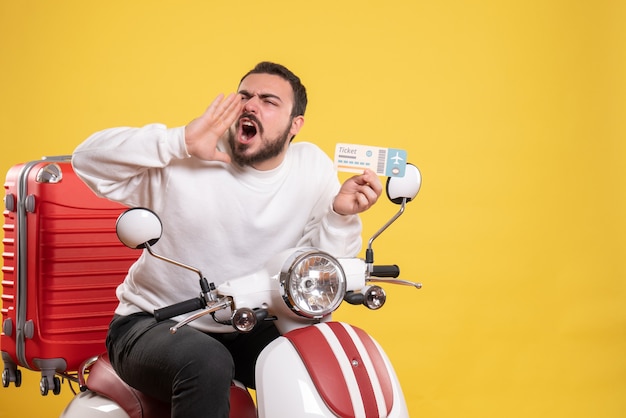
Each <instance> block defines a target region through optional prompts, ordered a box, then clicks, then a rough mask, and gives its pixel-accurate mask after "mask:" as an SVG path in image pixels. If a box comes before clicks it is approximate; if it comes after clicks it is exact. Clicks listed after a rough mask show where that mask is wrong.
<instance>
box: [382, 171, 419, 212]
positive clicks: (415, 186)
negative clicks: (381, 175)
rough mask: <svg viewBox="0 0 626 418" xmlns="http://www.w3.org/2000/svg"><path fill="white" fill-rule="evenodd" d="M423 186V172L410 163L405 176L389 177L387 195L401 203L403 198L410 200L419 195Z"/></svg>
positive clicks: (393, 200) (396, 202) (395, 201)
mask: <svg viewBox="0 0 626 418" xmlns="http://www.w3.org/2000/svg"><path fill="white" fill-rule="evenodd" d="M420 187H422V174H421V173H420V171H419V169H418V168H417V167H416V166H414V165H413V164H410V163H408V164H407V165H406V170H405V173H404V176H403V177H388V178H387V197H388V198H389V200H391V201H392V202H393V203H395V204H397V205H400V204H402V200H403V199H406V201H407V202H410V201H411V200H413V199H414V198H415V196H417V193H418V192H419V191H420Z"/></svg>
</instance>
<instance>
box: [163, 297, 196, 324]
mask: <svg viewBox="0 0 626 418" xmlns="http://www.w3.org/2000/svg"><path fill="white" fill-rule="evenodd" d="M204 307H206V302H205V301H204V299H203V298H200V297H198V298H193V299H188V300H184V301H182V302H178V303H175V304H173V305H170V306H166V307H164V308H160V309H155V310H154V318H155V319H156V320H157V322H161V321H164V320H166V319H170V318H172V317H175V316H178V315H182V314H186V313H189V312H193V311H197V310H198V309H202V308H204Z"/></svg>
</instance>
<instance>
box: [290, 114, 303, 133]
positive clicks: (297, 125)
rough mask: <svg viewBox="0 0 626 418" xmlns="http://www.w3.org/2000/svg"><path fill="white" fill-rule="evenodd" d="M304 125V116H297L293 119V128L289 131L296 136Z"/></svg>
mask: <svg viewBox="0 0 626 418" xmlns="http://www.w3.org/2000/svg"><path fill="white" fill-rule="evenodd" d="M302 125H304V116H302V115H300V116H296V117H294V118H293V119H292V121H291V129H289V133H290V134H291V135H292V136H296V135H297V134H298V132H300V129H302Z"/></svg>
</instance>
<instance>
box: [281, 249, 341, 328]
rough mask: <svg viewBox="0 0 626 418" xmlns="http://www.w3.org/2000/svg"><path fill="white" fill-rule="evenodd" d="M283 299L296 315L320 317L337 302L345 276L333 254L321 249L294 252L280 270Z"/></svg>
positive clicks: (337, 303) (328, 312) (329, 310)
mask: <svg viewBox="0 0 626 418" xmlns="http://www.w3.org/2000/svg"><path fill="white" fill-rule="evenodd" d="M280 285H281V291H282V296H283V300H284V301H285V303H286V304H287V306H289V308H290V309H291V310H292V311H294V312H295V313H297V314H298V315H300V316H304V317H307V318H322V317H324V316H326V315H328V314H330V313H331V312H333V311H334V310H335V309H337V308H338V307H339V305H340V304H341V302H342V300H343V297H344V294H345V292H346V276H345V273H344V271H343V269H342V267H341V264H339V261H337V260H336V259H335V258H334V257H332V256H331V255H329V254H326V253H324V252H321V251H308V252H302V253H296V254H294V255H293V256H292V257H290V258H289V259H288V260H287V262H286V263H285V264H284V265H283V268H282V270H281V273H280Z"/></svg>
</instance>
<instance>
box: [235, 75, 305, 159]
mask: <svg viewBox="0 0 626 418" xmlns="http://www.w3.org/2000/svg"><path fill="white" fill-rule="evenodd" d="M239 94H241V96H242V97H243V99H242V100H243V101H244V107H243V110H242V113H241V115H240V117H239V120H238V121H237V122H236V123H235V125H234V127H233V128H232V129H231V130H230V132H229V138H228V142H229V144H230V147H231V149H232V154H233V160H234V161H235V162H236V163H237V164H239V165H249V166H252V167H254V168H256V169H259V170H270V169H272V168H275V167H277V166H278V165H280V163H281V162H282V161H283V158H284V155H285V152H286V151H287V147H288V146H289V142H290V140H291V138H293V136H294V135H296V134H297V133H298V131H299V130H300V127H301V126H302V124H303V123H304V118H303V117H302V116H296V117H294V118H292V117H291V110H292V108H293V90H292V88H291V85H290V84H289V82H288V81H287V80H284V79H283V78H281V77H279V76H277V75H271V74H250V75H249V76H248V77H246V78H245V79H243V81H242V82H241V84H240V85H239Z"/></svg>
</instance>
